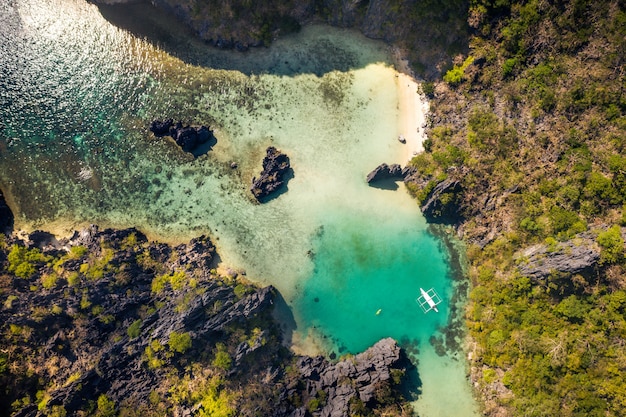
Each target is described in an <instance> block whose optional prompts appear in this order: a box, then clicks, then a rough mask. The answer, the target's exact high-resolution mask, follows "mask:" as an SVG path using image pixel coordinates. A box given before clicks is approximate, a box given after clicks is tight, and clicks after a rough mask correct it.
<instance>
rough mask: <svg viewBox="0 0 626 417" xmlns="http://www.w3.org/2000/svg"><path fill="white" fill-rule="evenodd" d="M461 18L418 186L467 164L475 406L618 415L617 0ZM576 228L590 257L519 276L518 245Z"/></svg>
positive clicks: (624, 323) (501, 7)
mask: <svg viewBox="0 0 626 417" xmlns="http://www.w3.org/2000/svg"><path fill="white" fill-rule="evenodd" d="M468 21H469V23H470V25H471V26H472V27H473V28H474V29H475V33H474V35H473V36H472V39H471V41H470V51H469V54H468V57H469V56H471V57H474V60H473V63H471V64H469V65H468V66H466V67H465V68H463V71H461V68H462V66H458V67H455V68H453V70H451V72H450V73H449V74H446V77H445V78H444V81H445V82H446V83H448V84H453V88H450V86H446V85H445V84H440V85H439V86H438V88H437V89H436V91H437V94H435V96H434V99H433V101H432V104H431V109H432V111H433V113H434V115H433V116H434V117H433V120H437V121H438V124H437V125H436V126H433V127H432V128H431V129H430V132H429V143H428V146H427V147H426V150H427V153H425V154H424V155H420V156H419V157H418V158H415V159H414V161H413V165H414V166H416V167H417V168H418V170H419V171H420V172H421V173H422V177H423V179H424V183H425V184H426V185H425V187H423V188H421V189H417V190H414V192H415V193H416V194H417V196H418V197H420V196H421V195H422V194H423V193H424V191H425V190H426V191H427V190H428V188H429V187H430V188H432V187H433V186H434V183H436V182H438V181H440V179H439V178H441V177H442V176H444V175H451V174H450V168H451V167H452V166H461V167H463V170H462V172H463V176H462V177H460V180H461V182H462V185H463V196H462V198H461V199H460V200H459V201H460V202H461V204H460V207H461V210H463V214H464V215H465V218H466V219H467V221H466V222H465V223H464V224H463V227H462V230H463V233H464V235H465V239H466V240H467V241H468V242H469V243H470V247H469V250H468V255H469V258H470V262H471V268H470V275H471V278H472V281H473V283H474V288H473V290H472V294H471V302H470V307H469V312H468V316H467V319H468V325H469V328H470V333H471V336H472V338H473V339H474V340H475V341H476V342H477V347H476V351H475V352H474V353H475V355H474V365H475V369H477V370H478V371H477V373H476V374H475V375H474V376H475V377H476V378H477V379H478V380H479V381H480V384H481V390H482V392H483V395H484V398H485V399H489V400H488V401H486V407H487V411H488V412H489V413H493V414H498V413H502V414H503V415H525V416H554V415H559V416H578V415H585V416H621V415H626V386H625V384H624V382H623V378H621V377H620V375H623V374H624V373H626V332H625V330H626V314H625V313H626V293H625V290H626V279H624V277H625V276H626V263H625V260H624V240H623V238H622V230H621V228H620V226H623V225H625V224H626V210H625V208H626V207H625V203H626V162H625V158H624V157H623V156H622V155H623V154H624V152H625V151H626V94H625V92H624V85H626V72H625V71H624V68H626V12H625V10H624V7H623V4H621V3H620V2H618V1H599V2H590V1H584V0H582V1H573V2H541V1H539V0H525V1H522V2H510V1H507V0H502V1H500V0H498V1H491V0H472V1H471V2H470V11H469V20H468ZM459 103H462V104H459ZM451 150H454V152H451ZM454 155H458V156H454ZM581 232H584V233H587V235H588V236H595V237H596V243H597V245H598V247H599V248H600V261H599V263H598V264H597V268H596V269H594V270H593V271H591V272H588V273H585V274H575V275H571V274H569V275H568V274H564V273H554V274H552V275H551V276H550V277H548V278H546V279H542V280H530V279H529V278H528V277H524V276H522V275H521V274H520V272H519V270H518V269H517V267H516V263H515V262H514V257H516V256H518V254H519V253H520V251H521V250H522V249H524V248H526V247H529V246H531V245H533V244H544V245H546V247H547V249H548V251H551V250H552V251H553V250H555V249H556V248H557V246H558V244H559V242H560V241H565V240H573V242H574V244H576V242H577V239H579V237H578V234H580V233H581Z"/></svg>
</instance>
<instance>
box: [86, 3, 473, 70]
mask: <svg viewBox="0 0 626 417" xmlns="http://www.w3.org/2000/svg"><path fill="white" fill-rule="evenodd" d="M96 2H97V1H96ZM401 3H402V7H400V8H398V9H397V10H394V8H389V9H388V8H386V7H383V6H382V5H381V4H380V2H358V4H357V3H355V4H357V6H354V4H353V6H354V7H357V9H355V10H352V11H351V12H350V13H348V14H346V15H345V16H344V17H343V18H342V17H340V15H341V14H342V13H334V10H330V9H329V10H327V11H326V14H324V13H322V14H321V15H319V14H320V13H321V12H320V11H313V10H309V11H308V12H305V13H304V15H303V16H301V17H300V20H303V19H304V20H303V21H307V22H308V21H325V22H327V23H329V24H331V25H332V26H336V27H340V28H345V27H351V28H354V29H355V30H357V31H358V30H360V31H361V33H363V34H364V35H365V36H367V37H368V38H371V39H381V40H383V41H385V42H387V43H389V44H392V45H395V46H397V47H399V49H400V50H402V51H403V52H402V53H403V54H406V58H407V61H406V62H404V61H403V62H401V63H398V65H397V69H398V71H401V72H404V73H408V72H410V69H409V67H411V68H412V69H413V70H414V71H416V73H417V74H418V76H419V77H422V78H424V79H426V80H436V79H440V78H441V74H442V73H443V72H445V70H446V69H447V68H450V67H451V65H452V59H453V57H454V56H455V55H457V54H466V53H467V51H468V45H469V40H468V33H469V30H468V28H467V22H466V15H465V13H466V12H467V10H466V7H467V4H466V2H465V1H464V0H446V1H444V2H443V3H442V4H437V5H432V4H429V3H428V2H424V3H423V4H422V3H419V2H418V3H419V4H415V3H414V2H411V1H408V0H406V1H402V2H401ZM160 4H161V6H159V7H157V6H155V5H153V4H152V3H150V2H148V1H145V0H139V1H137V2H136V1H131V2H130V3H127V4H115V5H104V4H99V5H98V8H99V10H100V13H101V15H102V16H103V17H104V18H105V19H106V20H108V21H109V22H110V23H112V24H113V25H115V26H117V27H119V28H121V29H123V30H126V31H128V32H130V33H132V34H133V35H135V36H136V37H138V38H141V39H145V40H147V41H148V42H150V43H152V44H153V45H156V46H158V47H159V48H160V49H162V50H164V51H165V52H167V53H168V54H170V55H172V56H175V57H177V58H179V59H181V60H182V61H184V62H186V63H188V64H192V65H197V66H203V67H207V68H214V69H224V70H237V71H241V72H242V73H244V74H246V75H251V74H260V73H269V74H275V75H285V76H294V75H297V74H315V75H317V76H322V75H324V74H325V73H328V72H331V71H342V72H345V71H348V70H351V69H356V68H362V67H365V66H367V65H368V64H371V63H373V62H367V60H368V59H374V58H372V57H369V58H364V54H362V53H361V51H359V50H357V49H356V48H355V47H354V46H353V45H348V44H344V45H342V44H340V43H338V42H332V41H329V40H328V39H317V40H316V39H312V37H306V39H303V40H302V42H300V41H299V39H297V38H296V39H292V41H290V42H283V41H284V40H285V39H287V36H286V35H285V33H287V32H285V31H284V30H283V31H282V33H283V35H282V36H281V37H282V39H281V40H280V41H279V42H274V43H273V44H272V46H271V48H267V47H263V46H258V47H251V48H250V49H249V50H246V51H245V52H239V53H234V52H233V50H232V49H239V50H245V49H247V48H248V46H247V45H243V44H241V43H239V42H237V40H236V39H232V38H229V36H228V35H225V38H227V39H222V38H219V39H210V40H209V41H205V40H202V39H201V37H200V36H199V35H198V33H196V32H195V31H194V30H193V29H192V28H191V23H189V24H187V23H185V22H184V20H189V19H191V16H189V15H188V12H186V11H184V9H182V8H181V7H180V6H176V1H169V2H168V1H162V2H160ZM381 7H383V8H382V9H380V8H381ZM166 8H169V11H166ZM379 9H380V10H379ZM283 12H284V11H283ZM300 12H302V11H301V10H300ZM215 13H217V14H218V15H219V13H220V11H216V12H215ZM242 13H243V12H242ZM307 13H308V14H307ZM179 14H180V15H183V16H186V17H185V18H183V19H180V18H178V17H177V16H176V15H179ZM244 15H245V13H244ZM318 15H319V16H318ZM244 18H245V17H241V19H244ZM256 18H257V17H255V19H256ZM288 19H291V20H293V21H294V22H295V19H293V18H288ZM278 20H280V19H278ZM248 23H249V25H243V26H246V29H247V30H248V31H249V33H257V32H258V33H257V35H256V36H257V37H263V36H262V35H261V33H262V32H263V31H264V30H265V31H266V30H267V27H266V26H267V25H268V23H266V24H265V25H264V26H261V25H260V24H259V22H248ZM224 24H225V25H228V24H227V23H224ZM195 25H196V26H198V25H200V26H202V27H204V29H203V30H205V31H206V30H208V27H207V25H210V23H208V22H202V21H201V20H199V21H196V22H195ZM255 25H256V26H257V27H255ZM292 26H295V29H294V28H290V29H289V30H288V32H293V31H297V28H299V24H298V23H297V22H295V23H294V25H292ZM328 28H330V26H328ZM238 29H239V30H240V29H241V28H238ZM331 29H332V28H331ZM333 30H336V31H339V30H342V29H333ZM224 31H225V32H227V31H228V29H224ZM328 32H329V30H322V31H321V32H320V33H322V34H323V35H325V34H327V33H328ZM207 36H208V35H206V34H205V37H207ZM295 36H298V35H295ZM322 38H323V37H322ZM255 42H257V43H259V44H261V43H262V42H261V41H255ZM294 42H298V43H297V48H294V47H293V45H294ZM215 44H218V45H222V46H226V47H230V48H232V49H219V48H217V47H212V46H211V45H215ZM290 45H291V46H290ZM295 49H297V50H295ZM377 62H378V61H377ZM387 64H389V65H391V62H387ZM407 64H408V65H407Z"/></svg>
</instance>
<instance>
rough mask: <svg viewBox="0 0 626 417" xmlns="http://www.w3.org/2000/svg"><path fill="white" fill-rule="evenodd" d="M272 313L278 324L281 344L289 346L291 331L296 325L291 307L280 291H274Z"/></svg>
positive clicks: (291, 336) (291, 337) (294, 329)
mask: <svg viewBox="0 0 626 417" xmlns="http://www.w3.org/2000/svg"><path fill="white" fill-rule="evenodd" d="M272 315H273V316H274V318H275V319H276V322H277V323H279V324H280V332H281V335H282V338H283V345H284V346H291V344H292V342H293V333H294V332H295V331H296V328H297V325H296V320H295V319H294V317H293V312H292V311H291V307H289V305H288V304H287V301H285V299H284V298H283V296H282V294H281V293H280V291H276V292H275V293H274V309H273V310H272Z"/></svg>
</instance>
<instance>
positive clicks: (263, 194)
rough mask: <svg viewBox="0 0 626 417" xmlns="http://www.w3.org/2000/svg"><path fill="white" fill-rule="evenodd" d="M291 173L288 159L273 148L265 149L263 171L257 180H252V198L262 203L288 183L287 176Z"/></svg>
mask: <svg viewBox="0 0 626 417" xmlns="http://www.w3.org/2000/svg"><path fill="white" fill-rule="evenodd" d="M290 172H292V170H291V166H290V164H289V157H288V156H287V155H285V154H284V153H282V152H281V151H279V150H278V149H276V148H275V147H273V146H270V147H269V148H267V151H266V155H265V158H263V171H261V174H260V176H259V178H256V177H254V178H252V186H251V187H250V191H251V192H252V195H254V198H256V199H257V201H259V202H263V201H264V200H265V199H267V197H269V196H270V195H271V194H274V193H276V192H277V191H278V189H279V188H280V187H281V186H282V185H283V184H285V183H286V182H287V181H288V177H287V176H288V174H289V173H290Z"/></svg>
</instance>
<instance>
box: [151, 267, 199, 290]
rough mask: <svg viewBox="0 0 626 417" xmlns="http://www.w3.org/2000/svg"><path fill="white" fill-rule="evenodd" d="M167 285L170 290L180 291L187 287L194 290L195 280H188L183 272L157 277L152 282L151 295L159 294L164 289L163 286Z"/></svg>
mask: <svg viewBox="0 0 626 417" xmlns="http://www.w3.org/2000/svg"><path fill="white" fill-rule="evenodd" d="M167 284H169V285H170V288H171V289H172V290H174V291H180V290H182V289H183V288H185V286H187V285H188V286H190V287H191V288H194V287H195V286H196V280H195V279H193V278H188V277H187V274H185V273H184V272H183V271H177V272H172V273H167V274H163V275H159V276H157V277H155V278H154V279H153V280H152V293H153V294H159V293H161V292H162V291H163V290H164V289H165V286H166V285H167Z"/></svg>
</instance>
